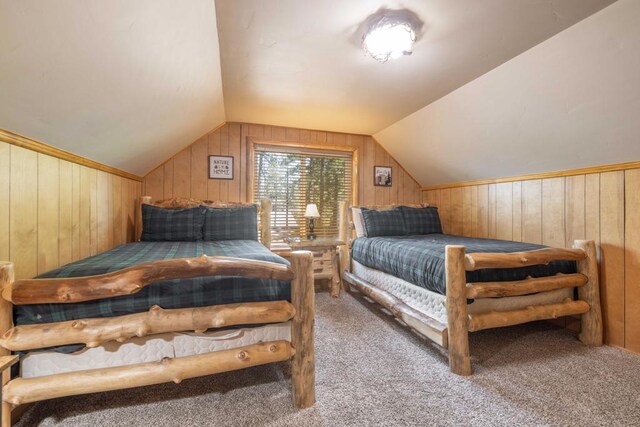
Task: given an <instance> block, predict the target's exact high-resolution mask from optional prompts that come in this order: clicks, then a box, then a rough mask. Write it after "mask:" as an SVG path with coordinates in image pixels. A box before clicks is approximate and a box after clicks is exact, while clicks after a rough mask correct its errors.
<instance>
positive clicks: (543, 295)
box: [351, 260, 573, 323]
mask: <svg viewBox="0 0 640 427" xmlns="http://www.w3.org/2000/svg"><path fill="white" fill-rule="evenodd" d="M351 265H352V273H353V274H355V275H356V276H358V277H359V278H361V279H363V280H365V281H367V282H369V283H371V284H372V285H374V286H376V287H378V288H380V289H382V290H384V291H386V292H388V293H390V294H391V295H393V296H395V297H396V298H398V299H400V300H402V301H403V302H404V303H405V304H407V305H408V306H410V307H412V308H414V309H416V310H418V311H421V312H423V313H425V314H426V315H428V316H429V317H432V318H434V319H436V320H438V321H440V322H442V323H447V308H446V297H445V296H444V295H441V294H439V293H437V292H432V291H430V290H428V289H425V288H422V287H420V286H417V285H414V284H413V283H409V282H407V281H405V280H402V279H400V278H398V277H395V276H392V275H391V274H388V273H385V272H383V271H380V270H376V269H373V268H369V267H366V266H364V265H362V264H360V263H358V262H357V261H354V260H352V264H351ZM567 298H571V299H573V288H564V289H556V290H554V291H547V292H539V293H537V294H531V295H522V296H517V297H502V298H479V299H476V300H474V301H473V303H471V304H469V306H468V312H469V313H470V314H473V313H483V312H486V311H507V310H516V309H519V308H524V307H527V306H529V305H534V304H549V303H554V302H561V301H563V300H565V299H567Z"/></svg>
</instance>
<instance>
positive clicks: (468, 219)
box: [462, 187, 473, 236]
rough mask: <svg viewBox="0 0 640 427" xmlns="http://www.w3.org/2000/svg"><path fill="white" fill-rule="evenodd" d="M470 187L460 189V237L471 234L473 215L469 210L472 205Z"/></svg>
mask: <svg viewBox="0 0 640 427" xmlns="http://www.w3.org/2000/svg"><path fill="white" fill-rule="evenodd" d="M471 195H472V191H471V187H464V188H463V189H462V235H463V236H471V235H472V234H473V231H472V228H473V221H472V218H473V215H472V213H471V209H472V208H473V204H472V203H471Z"/></svg>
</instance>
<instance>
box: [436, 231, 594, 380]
mask: <svg viewBox="0 0 640 427" xmlns="http://www.w3.org/2000/svg"><path fill="white" fill-rule="evenodd" d="M562 260H571V261H577V267H578V272H577V273H574V274H557V275H555V276H550V277H539V278H532V277H528V278H526V279H524V280H521V281H509V282H482V283H466V280H465V278H466V273H465V272H466V271H475V270H479V269H485V268H518V267H526V266H532V265H539V264H549V263H550V262H553V261H562ZM445 264H446V271H447V295H446V300H447V311H448V319H447V321H448V334H449V340H448V341H449V365H450V369H451V371H452V372H454V373H456V374H459V375H470V374H471V364H470V359H469V341H468V334H469V332H475V331H480V330H483V329H490V328H500V327H505V326H512V325H518V324H521V323H527V322H532V321H535V320H544V319H555V318H558V317H562V316H572V315H580V316H581V332H580V335H579V337H580V340H581V341H582V342H583V343H585V344H587V345H593V346H599V345H602V327H603V325H602V314H601V308H600V293H599V289H598V270H597V261H596V250H595V243H594V242H593V241H586V240H577V241H576V242H575V244H574V249H562V248H545V249H540V250H535V251H527V252H512V253H473V254H465V249H464V247H463V246H447V248H446V257H445ZM563 288H577V289H578V296H579V298H578V300H573V299H566V300H564V301H561V302H556V303H547V304H537V305H530V306H527V307H525V308H521V309H516V310H506V311H489V312H484V313H474V314H467V299H475V298H501V297H513V296H520V295H529V294H533V293H538V292H548V291H553V290H556V289H563Z"/></svg>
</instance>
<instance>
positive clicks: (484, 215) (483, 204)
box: [478, 185, 489, 238]
mask: <svg viewBox="0 0 640 427" xmlns="http://www.w3.org/2000/svg"><path fill="white" fill-rule="evenodd" d="M478 237H483V238H484V237H489V187H488V186H487V185H478Z"/></svg>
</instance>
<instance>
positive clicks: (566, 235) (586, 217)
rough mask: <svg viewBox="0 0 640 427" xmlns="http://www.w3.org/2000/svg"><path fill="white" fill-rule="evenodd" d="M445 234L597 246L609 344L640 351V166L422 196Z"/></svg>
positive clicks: (454, 187) (472, 187)
mask: <svg viewBox="0 0 640 427" xmlns="http://www.w3.org/2000/svg"><path fill="white" fill-rule="evenodd" d="M423 201H424V202H428V203H431V204H433V205H435V206H438V208H439V211H440V215H441V218H442V222H443V226H444V230H445V232H447V233H452V234H460V235H465V236H472V237H489V238H498V239H507V240H516V241H525V242H531V243H542V244H545V245H550V246H559V247H570V246H571V245H572V242H573V241H574V240H575V239H593V240H595V241H596V243H597V244H598V246H599V248H600V250H599V258H600V276H601V290H602V303H603V311H604V317H605V335H606V336H605V339H606V342H607V343H609V344H610V345H613V346H616V347H621V348H626V349H628V350H630V351H633V352H637V353H640V169H629V170H618V171H610V172H606V173H592V174H584V175H574V176H565V177H554V178H546V179H532V180H523V181H517V180H514V181H513V182H501V183H497V184H482V185H467V186H463V187H458V186H455V185H453V186H452V187H451V188H441V189H436V190H428V191H424V192H423Z"/></svg>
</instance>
